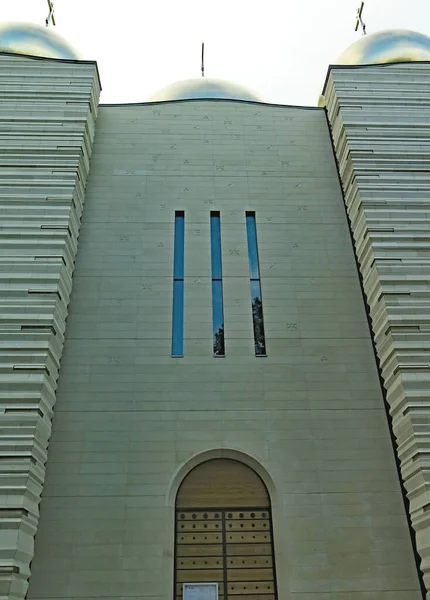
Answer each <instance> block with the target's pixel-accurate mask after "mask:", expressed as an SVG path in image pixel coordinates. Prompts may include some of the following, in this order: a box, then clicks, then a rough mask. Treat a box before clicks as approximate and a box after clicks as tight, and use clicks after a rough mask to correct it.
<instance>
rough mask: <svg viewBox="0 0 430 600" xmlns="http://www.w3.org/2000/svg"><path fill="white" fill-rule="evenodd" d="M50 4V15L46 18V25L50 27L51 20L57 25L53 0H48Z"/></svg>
mask: <svg viewBox="0 0 430 600" xmlns="http://www.w3.org/2000/svg"><path fill="white" fill-rule="evenodd" d="M48 6H49V15H48V16H47V17H46V20H45V24H46V27H49V21H52V24H53V25H56V23H55V16H54V3H53V2H52V0H48Z"/></svg>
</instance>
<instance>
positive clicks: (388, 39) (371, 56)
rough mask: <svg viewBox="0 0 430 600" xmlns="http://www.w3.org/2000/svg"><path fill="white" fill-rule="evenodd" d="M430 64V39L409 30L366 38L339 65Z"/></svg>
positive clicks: (376, 34) (363, 37)
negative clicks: (424, 62)
mask: <svg viewBox="0 0 430 600" xmlns="http://www.w3.org/2000/svg"><path fill="white" fill-rule="evenodd" d="M421 60H423V61H426V60H429V61H430V38H429V37H427V36H426V35H423V34H422V33H417V32H416V31H409V30H408V29H387V30H384V31H377V32H376V33H371V34H369V35H363V36H362V37H361V38H360V39H359V40H357V41H356V42H354V43H353V44H351V46H349V48H347V49H346V50H345V51H344V52H343V53H342V54H341V55H340V56H339V58H338V59H337V61H336V62H335V64H336V65H369V64H383V63H392V62H409V61H410V62H416V61H421Z"/></svg>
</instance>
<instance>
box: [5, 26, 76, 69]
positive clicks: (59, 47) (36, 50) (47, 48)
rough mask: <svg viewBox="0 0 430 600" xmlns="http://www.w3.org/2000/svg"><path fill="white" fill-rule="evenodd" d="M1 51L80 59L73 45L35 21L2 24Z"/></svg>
mask: <svg viewBox="0 0 430 600" xmlns="http://www.w3.org/2000/svg"><path fill="white" fill-rule="evenodd" d="M0 52H10V53H12V54H27V55H30V56H44V57H46V58H69V59H75V60H76V59H79V54H78V53H77V52H76V50H75V49H74V48H73V46H72V45H71V44H69V42H67V41H66V40H65V39H63V38H62V37H61V36H59V35H58V34H57V33H55V32H54V31H53V30H52V28H50V27H41V26H40V25H34V24H33V23H3V24H0Z"/></svg>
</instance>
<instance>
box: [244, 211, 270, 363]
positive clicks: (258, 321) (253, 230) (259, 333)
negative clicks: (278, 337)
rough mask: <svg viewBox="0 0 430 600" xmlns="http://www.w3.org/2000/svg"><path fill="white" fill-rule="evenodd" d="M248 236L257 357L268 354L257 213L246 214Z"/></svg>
mask: <svg viewBox="0 0 430 600" xmlns="http://www.w3.org/2000/svg"><path fill="white" fill-rule="evenodd" d="M246 235H247V238H248V259H249V277H250V279H251V303H252V323H253V327H254V346H255V355H256V356H261V355H265V354H266V337H265V335H264V318H263V300H262V297H261V282H260V265H259V262H258V247H257V227H256V223H255V212H247V213H246Z"/></svg>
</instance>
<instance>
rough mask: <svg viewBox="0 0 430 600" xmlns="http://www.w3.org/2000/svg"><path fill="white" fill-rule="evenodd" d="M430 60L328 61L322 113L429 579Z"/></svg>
mask: <svg viewBox="0 0 430 600" xmlns="http://www.w3.org/2000/svg"><path fill="white" fill-rule="evenodd" d="M429 75H430V64H428V63H405V64H393V65H385V66H370V67H365V68H353V69H348V68H339V67H335V68H332V69H331V71H330V74H329V78H328V81H327V85H326V90H325V97H326V100H327V110H328V116H329V120H330V124H331V129H332V133H333V139H334V143H335V147H336V153H337V158H338V161H339V168H340V174H341V177H342V182H343V187H344V191H345V201H346V204H347V208H348V214H349V217H350V220H351V226H352V230H353V233H354V239H355V247H356V252H357V257H358V260H359V263H360V269H361V273H362V276H363V282H364V289H365V292H366V296H367V301H368V303H369V306H370V314H371V317H372V324H373V332H374V337H375V343H376V348H377V352H378V356H379V360H380V364H381V372H382V377H383V379H384V385H385V388H386V390H387V401H388V403H389V405H390V412H391V416H392V419H393V431H394V434H395V437H396V440H397V452H398V457H399V460H400V464H401V471H402V477H403V480H404V483H405V486H406V490H407V493H408V498H409V501H410V516H411V519H412V524H413V527H414V529H415V531H416V539H417V546H418V550H419V553H420V555H421V559H422V562H421V569H422V570H423V572H424V579H425V582H426V586H427V590H429V589H430V510H429V509H430V495H429V487H430V475H429V467H428V444H429V441H430V437H429V426H428V423H429V416H430V324H429V318H430V317H429V315H430V312H429V309H430V246H429V239H430V238H429V231H430V199H429V198H430V176H429V171H428V169H429V164H430V125H429V123H430V99H429V98H430V81H429Z"/></svg>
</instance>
